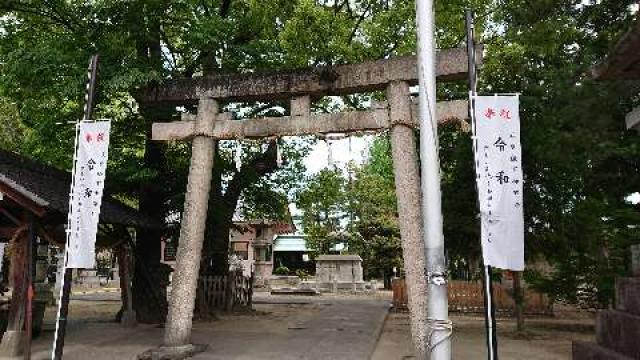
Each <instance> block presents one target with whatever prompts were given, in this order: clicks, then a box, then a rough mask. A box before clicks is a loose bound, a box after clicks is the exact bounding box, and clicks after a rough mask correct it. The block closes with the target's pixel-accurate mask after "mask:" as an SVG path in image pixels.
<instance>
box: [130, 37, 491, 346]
mask: <svg viewBox="0 0 640 360" xmlns="http://www.w3.org/2000/svg"><path fill="white" fill-rule="evenodd" d="M481 54H482V49H481V48H479V49H478V50H477V55H476V56H477V58H478V59H479V58H481ZM467 71H468V62H467V52H466V49H463V48H457V49H448V50H442V51H440V52H439V53H438V58H437V61H436V72H437V79H438V80H439V81H449V80H459V79H464V78H465V76H466V74H467ZM417 82H418V74H417V63H416V57H415V56H404V57H396V58H391V59H385V60H378V61H371V62H364V63H359V64H353V65H339V66H334V67H321V68H307V69H302V70H297V71H292V72H282V73H271V74H235V75H221V76H215V77H201V78H194V79H181V80H173V81H169V82H167V83H165V84H163V85H160V86H158V87H154V88H150V89H147V90H146V91H145V93H144V94H143V96H142V99H143V101H145V102H146V103H149V104H154V103H158V104H159V103H162V104H173V105H176V106H178V105H186V104H194V103H197V104H198V111H197V115H195V116H194V115H189V114H187V115H185V116H183V120H182V121H177V122H169V123H154V124H153V131H152V139H153V140H161V141H170V140H173V141H175V140H191V142H192V155H191V165H190V168H189V179H188V184H187V192H186V196H185V204H184V213H183V217H182V224H181V230H180V242H179V245H178V250H177V255H176V269H175V273H174V275H173V284H172V290H171V296H170V300H169V314H168V317H167V323H166V325H165V335H164V345H163V346H162V347H160V348H159V349H155V350H152V351H150V352H148V353H147V356H148V357H151V356H152V354H155V355H154V356H158V355H159V354H162V356H163V357H162V358H184V357H186V356H189V355H191V354H193V353H195V352H198V351H201V350H203V348H201V347H199V346H197V345H193V344H191V343H190V341H191V339H190V337H191V328H192V317H193V311H194V303H195V296H196V288H197V280H198V273H199V266H200V257H201V252H202V246H203V240H204V233H205V223H206V217H207V206H208V198H209V191H210V184H211V176H212V168H213V161H214V144H215V141H217V140H223V139H251V138H254V139H256V138H265V137H279V136H297V135H313V134H326V133H353V132H360V131H380V130H384V129H390V136H391V146H392V156H393V163H394V176H395V185H396V196H397V199H398V214H399V224H400V233H401V238H402V249H403V254H404V264H405V270H406V277H407V284H408V290H409V309H410V311H411V315H412V316H411V318H412V336H413V340H414V345H415V346H416V349H417V351H418V352H419V353H424V351H425V346H426V343H427V340H428V331H427V329H428V324H427V322H428V319H427V312H426V307H427V301H426V291H427V284H426V279H425V276H424V271H425V270H424V269H425V261H424V243H423V236H422V234H423V229H422V224H423V223H422V215H421V210H420V201H421V190H420V180H419V179H420V170H419V166H418V156H417V152H416V149H417V147H416V140H415V136H414V129H416V128H418V127H419V119H418V116H417V111H416V106H415V105H416V104H415V102H414V101H412V99H411V95H410V93H409V87H410V86H413V85H417ZM379 90H384V91H386V94H387V101H385V102H379V103H374V104H373V105H372V108H371V109H370V110H366V111H350V112H340V113H331V114H325V113H311V112H310V107H311V102H312V99H317V98H320V97H322V96H328V95H348V94H354V93H363V92H371V91H379ZM273 100H290V101H291V110H290V114H289V115H288V116H282V117H271V118H268V117H266V118H257V119H245V120H232V118H231V115H230V114H228V113H221V112H220V108H221V105H220V104H221V103H223V102H232V101H273ZM437 114H438V119H439V121H445V120H449V119H467V118H468V104H467V101H451V102H442V103H438V109H437ZM143 357H144V356H143ZM154 358H155V357H154Z"/></svg>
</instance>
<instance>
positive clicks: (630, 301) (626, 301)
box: [616, 277, 640, 315]
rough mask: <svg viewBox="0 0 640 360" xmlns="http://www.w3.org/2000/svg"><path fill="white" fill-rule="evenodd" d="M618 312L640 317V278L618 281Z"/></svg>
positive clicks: (625, 278)
mask: <svg viewBox="0 0 640 360" xmlns="http://www.w3.org/2000/svg"><path fill="white" fill-rule="evenodd" d="M616 310H619V311H622V312H626V313H630V314H635V315H640V277H624V278H617V279H616Z"/></svg>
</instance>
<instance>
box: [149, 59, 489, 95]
mask: <svg viewBox="0 0 640 360" xmlns="http://www.w3.org/2000/svg"><path fill="white" fill-rule="evenodd" d="M476 51H477V55H476V58H477V59H478V61H481V59H482V46H478V48H477V50H476ZM417 69H418V67H417V64H416V57H415V56H401V57H395V58H390V59H383V60H377V61H367V62H363V63H359V64H352V65H338V66H333V67H315V68H306V69H300V70H294V71H288V72H278V73H269V74H232V75H219V76H213V77H199V78H192V79H176V80H171V81H167V82H165V83H164V84H161V85H157V86H154V87H150V88H148V89H146V90H145V91H143V92H142V93H141V94H139V96H137V99H138V100H139V101H141V102H146V103H154V102H163V103H167V102H170V103H174V104H187V103H194V102H196V101H197V100H198V99H200V98H204V97H210V98H214V99H219V100H222V99H225V100H226V99H228V100H233V101H253V100H261V101H267V100H276V99H288V98H291V97H294V96H298V95H310V96H313V97H318V96H325V95H345V94H352V93H356V92H367V91H374V90H384V89H385V87H386V86H387V84H388V83H390V82H391V81H406V82H408V83H409V84H411V85H416V84H417V83H418V74H417V72H418V71H417ZM467 70H468V64H467V50H466V48H456V49H446V50H440V51H439V52H438V58H437V62H436V75H437V77H438V80H453V79H464V78H465V76H466V74H467Z"/></svg>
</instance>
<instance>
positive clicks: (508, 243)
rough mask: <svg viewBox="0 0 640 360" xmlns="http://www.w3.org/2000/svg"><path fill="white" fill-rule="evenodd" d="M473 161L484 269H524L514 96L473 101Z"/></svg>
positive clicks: (519, 164)
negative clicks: (486, 267) (474, 142)
mask: <svg viewBox="0 0 640 360" xmlns="http://www.w3.org/2000/svg"><path fill="white" fill-rule="evenodd" d="M473 100H474V121H475V134H474V135H475V138H476V146H475V161H476V180H477V183H478V196H479V203H480V219H481V228H482V230H481V232H482V254H483V258H484V263H485V265H489V266H493V267H496V268H500V269H508V270H514V271H522V270H524V213H523V202H522V200H523V196H522V195H523V194H522V181H523V177H522V159H521V155H522V150H521V147H520V113H519V98H518V96H511V95H510V96H475V97H474V98H473Z"/></svg>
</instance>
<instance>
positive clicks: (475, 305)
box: [392, 279, 553, 315]
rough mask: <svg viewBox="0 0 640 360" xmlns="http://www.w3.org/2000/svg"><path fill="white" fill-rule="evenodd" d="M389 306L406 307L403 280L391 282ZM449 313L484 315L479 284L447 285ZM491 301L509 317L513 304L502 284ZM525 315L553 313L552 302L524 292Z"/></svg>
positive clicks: (513, 308)
mask: <svg viewBox="0 0 640 360" xmlns="http://www.w3.org/2000/svg"><path fill="white" fill-rule="evenodd" d="M392 288H393V306H394V307H396V308H399V309H402V308H406V306H407V300H408V295H407V287H406V284H405V282H404V279H394V280H393V282H392ZM448 293H449V310H450V311H456V312H463V313H482V312H484V294H483V291H482V283H481V282H479V281H457V280H453V281H450V282H449V289H448ZM493 299H494V302H495V305H496V311H497V312H498V313H503V314H513V312H514V310H515V302H514V301H513V298H512V297H511V295H510V294H509V290H507V289H506V288H505V287H504V286H503V285H502V284H500V283H494V284H493ZM524 312H525V314H531V315H551V314H553V303H552V301H551V300H550V299H549V297H548V296H546V295H544V294H542V293H539V292H537V291H534V290H532V289H526V290H525V308H524Z"/></svg>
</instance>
